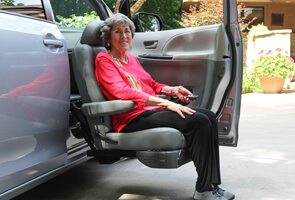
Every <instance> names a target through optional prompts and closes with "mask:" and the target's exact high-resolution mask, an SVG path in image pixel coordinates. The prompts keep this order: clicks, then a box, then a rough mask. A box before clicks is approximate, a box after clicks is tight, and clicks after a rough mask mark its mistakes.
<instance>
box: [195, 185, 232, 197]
mask: <svg viewBox="0 0 295 200" xmlns="http://www.w3.org/2000/svg"><path fill="white" fill-rule="evenodd" d="M234 198H235V195H234V194H232V193H230V192H227V191H225V190H223V189H221V188H220V187H218V186H217V187H214V188H213V189H212V191H208V192H198V191H195V194H194V199H195V200H233V199H234Z"/></svg>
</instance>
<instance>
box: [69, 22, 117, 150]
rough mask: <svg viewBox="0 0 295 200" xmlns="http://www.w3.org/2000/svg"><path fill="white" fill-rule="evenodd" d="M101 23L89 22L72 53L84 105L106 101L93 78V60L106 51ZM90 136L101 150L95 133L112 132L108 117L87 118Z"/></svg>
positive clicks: (99, 141)
mask: <svg viewBox="0 0 295 200" xmlns="http://www.w3.org/2000/svg"><path fill="white" fill-rule="evenodd" d="M102 24H103V21H98V20H93V21H91V22H90V23H89V24H88V25H87V26H86V28H85V29H84V31H83V34H82V36H81V40H80V42H78V44H76V46H75V47H74V49H73V53H72V64H73V72H74V77H75V80H76V83H77V86H78V90H79V93H80V95H81V98H82V102H83V104H84V103H92V102H100V101H106V100H107V99H106V97H105V96H104V94H103V93H102V91H101V90H100V88H99V85H98V82H97V80H96V77H95V73H94V71H95V58H96V56H97V54H98V53H99V52H100V51H106V48H105V47H104V46H103V40H102V39H101V37H100V35H101V33H100V28H101V25H102ZM87 121H88V125H89V127H90V129H91V134H92V137H93V139H94V143H95V144H96V146H97V148H99V149H102V148H103V146H104V143H105V142H104V141H102V140H101V139H100V138H98V137H96V134H97V133H100V134H102V135H105V134H106V133H107V132H109V131H111V130H112V121H111V117H110V116H104V117H103V119H102V118H89V117H88V118H87Z"/></svg>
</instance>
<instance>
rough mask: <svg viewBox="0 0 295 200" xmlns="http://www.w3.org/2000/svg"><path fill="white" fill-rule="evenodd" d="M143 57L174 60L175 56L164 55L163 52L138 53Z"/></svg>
mask: <svg viewBox="0 0 295 200" xmlns="http://www.w3.org/2000/svg"><path fill="white" fill-rule="evenodd" d="M138 57H141V58H151V59H168V60H172V58H173V56H171V55H162V54H142V55H138Z"/></svg>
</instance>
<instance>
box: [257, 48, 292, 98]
mask: <svg viewBox="0 0 295 200" xmlns="http://www.w3.org/2000/svg"><path fill="white" fill-rule="evenodd" d="M252 67H253V71H254V74H255V75H256V76H257V77H259V80H260V84H261V87H262V89H263V91H264V92H265V93H279V92H281V91H282V89H283V87H284V84H285V79H286V78H291V77H293V75H294V74H295V64H294V59H293V58H292V57H290V56H288V52H287V51H284V50H283V49H280V48H277V49H276V50H275V51H272V50H269V51H265V50H262V51H261V52H259V57H258V58H257V59H256V60H254V61H253V63H252Z"/></svg>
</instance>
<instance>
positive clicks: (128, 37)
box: [110, 23, 132, 51]
mask: <svg viewBox="0 0 295 200" xmlns="http://www.w3.org/2000/svg"><path fill="white" fill-rule="evenodd" d="M131 42H132V33H131V30H130V28H129V26H128V25H125V24H122V23H115V24H114V25H113V28H112V31H111V39H110V43H111V47H112V50H116V51H127V50H128V49H129V48H130V47H131Z"/></svg>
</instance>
